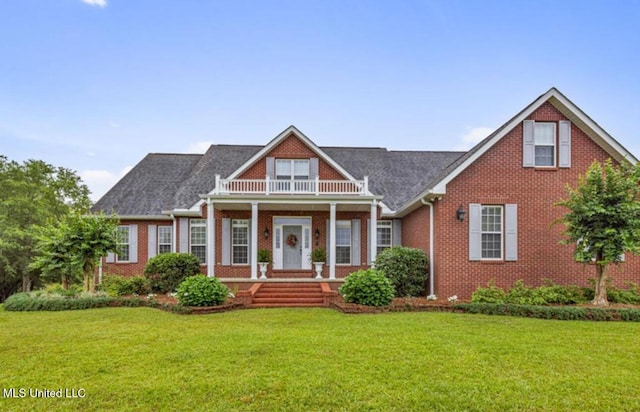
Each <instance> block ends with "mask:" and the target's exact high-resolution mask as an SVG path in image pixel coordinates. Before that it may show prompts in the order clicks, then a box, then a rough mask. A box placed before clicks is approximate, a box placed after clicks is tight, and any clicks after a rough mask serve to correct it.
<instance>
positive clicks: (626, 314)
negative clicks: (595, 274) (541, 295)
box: [453, 303, 640, 322]
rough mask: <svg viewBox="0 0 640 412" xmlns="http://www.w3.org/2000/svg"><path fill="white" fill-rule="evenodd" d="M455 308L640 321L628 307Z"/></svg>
mask: <svg viewBox="0 0 640 412" xmlns="http://www.w3.org/2000/svg"><path fill="white" fill-rule="evenodd" d="M453 307H454V309H455V310H459V311H462V312H466V313H476V314H484V315H504V316H520V317H527V318H537V319H557V320H591V321H615V320H623V321H630V322H640V310H638V309H626V308H588V307H581V306H533V305H513V304H499V303H459V304H456V305H454V306H453Z"/></svg>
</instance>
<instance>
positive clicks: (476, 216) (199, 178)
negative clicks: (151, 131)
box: [94, 88, 640, 298]
mask: <svg viewBox="0 0 640 412" xmlns="http://www.w3.org/2000/svg"><path fill="white" fill-rule="evenodd" d="M607 158H613V159H614V160H616V161H618V162H623V161H626V162H631V163H636V162H637V159H636V158H635V157H634V156H633V155H632V154H631V153H629V152H628V151H627V150H626V149H625V148H624V147H622V146H621V145H620V144H619V143H618V142H617V141H616V140H615V139H614V138H613V137H611V136H610V135H609V134H608V133H607V132H606V131H604V130H603V129H602V128H601V127H600V126H599V125H598V124H597V123H595V122H594V121H593V120H592V119H591V118H590V117H589V116H587V115H586V114H585V113H584V112H583V111H582V110H581V109H580V108H579V107H577V106H576V105H575V104H574V103H572V102H571V101H570V100H568V99H567V98H566V97H565V96H564V95H562V94H561V93H560V92H559V91H558V90H556V89H555V88H552V89H551V90H549V91H548V92H546V93H545V94H543V95H542V96H540V97H539V98H537V99H536V100H535V101H533V102H532V103H531V104H530V105H528V106H527V107H526V108H524V109H523V110H522V111H520V112H519V113H518V114H517V115H515V116H514V117H513V118H512V119H510V120H509V121H507V122H506V123H505V124H504V125H503V126H502V127H500V128H499V129H497V130H496V131H495V132H494V133H493V134H491V135H490V136H488V137H487V138H486V139H484V140H483V141H482V142H480V143H479V144H477V145H476V146H475V147H474V148H472V149H471V150H470V151H468V152H432V151H392V150H387V149H385V148H366V147H359V148H356V147H321V146H318V145H316V143H314V142H313V141H312V140H311V139H309V138H308V137H307V136H305V135H304V134H303V133H302V132H301V131H299V130H298V129H297V128H295V127H294V126H290V127H288V128H287V129H285V130H284V131H283V132H282V133H280V134H279V135H278V136H276V137H275V138H274V139H272V140H271V141H270V142H268V143H267V144H266V145H264V146H247V145H212V146H211V147H210V148H209V150H208V151H207V152H206V153H205V154H202V155H201V154H198V155H194V154H187V155H185V154H149V155H148V156H146V157H145V158H144V159H143V160H142V161H141V162H140V163H139V164H138V165H136V167H134V168H133V169H132V170H131V172H129V173H128V174H127V175H126V176H125V177H124V178H123V179H122V180H121V181H120V182H118V183H117V184H116V185H115V186H114V187H113V188H112V189H111V190H110V191H109V192H108V193H107V194H106V195H104V197H103V198H102V199H100V201H98V202H97V203H96V205H95V207H94V210H104V211H105V212H111V211H115V212H116V213H117V214H118V215H119V216H120V218H121V226H120V228H119V235H120V253H119V254H118V255H110V256H109V257H108V258H107V259H105V261H104V262H103V267H102V269H103V271H105V272H108V273H117V274H127V275H132V274H141V273H142V271H143V268H144V265H145V263H146V262H147V260H148V259H149V258H150V257H152V256H155V255H156V254H158V253H163V252H167V251H179V252H190V253H193V254H195V255H196V256H198V257H199V259H200V260H201V261H202V263H203V266H202V268H203V273H206V274H207V275H208V276H216V277H218V278H220V279H221V280H222V281H224V282H226V283H228V284H233V285H235V287H237V288H238V289H241V290H242V289H247V288H249V287H252V285H259V284H263V283H269V282H274V281H276V280H282V279H288V280H290V281H291V280H304V281H306V282H314V281H317V282H321V283H323V284H324V285H325V287H327V285H328V287H332V288H333V289H336V288H337V287H338V286H339V284H340V283H341V281H342V279H344V278H345V277H346V276H348V275H349V273H351V272H353V271H355V270H358V269H360V268H365V267H368V266H369V265H370V263H371V262H372V261H373V260H374V259H375V257H376V254H377V253H378V252H379V251H380V250H381V249H383V248H386V247H391V246H393V245H404V246H409V247H416V248H420V249H423V250H425V251H426V252H427V254H428V255H429V257H430V274H431V275H430V279H429V282H428V290H429V293H434V294H437V295H438V296H439V297H441V298H442V297H447V296H451V295H454V294H456V295H458V296H459V297H462V298H468V297H469V296H470V295H471V293H472V292H473V291H474V290H475V289H476V288H477V287H478V286H483V285H485V284H486V283H487V282H488V281H489V280H492V279H493V280H495V282H496V284H498V285H500V286H510V285H512V284H513V282H515V281H516V280H518V279H523V280H524V281H525V283H527V284H531V285H538V284H540V283H541V282H542V281H543V279H545V278H548V279H552V280H553V281H555V282H558V283H577V284H586V281H587V279H588V278H589V277H592V272H593V271H592V268H588V267H585V266H584V265H582V264H579V263H576V262H575V260H574V258H573V250H572V248H571V247H570V246H562V245H559V241H560V239H561V232H562V230H563V227H562V225H552V223H553V222H554V221H555V220H556V219H557V218H558V217H559V216H561V214H562V213H563V212H564V211H563V210H561V209H560V208H558V207H556V206H554V204H555V203H556V202H558V201H559V200H560V199H561V198H563V197H565V196H566V191H565V185H566V184H569V185H573V186H575V184H576V183H577V181H578V176H579V175H580V174H584V172H585V171H586V170H587V168H588V167H589V165H590V164H591V163H592V162H593V161H594V160H598V161H604V160H605V159H607ZM318 246H321V247H324V248H326V250H327V263H326V265H325V268H324V271H323V274H322V279H318V280H312V279H314V277H315V272H314V271H313V268H312V265H311V260H310V253H311V251H312V249H313V248H315V247H318ZM259 249H268V250H270V251H271V252H272V255H273V263H272V265H271V266H270V267H269V270H268V272H267V279H260V272H259V271H258V265H257V252H258V250H259ZM639 269H640V260H639V259H637V258H636V257H628V258H627V260H626V262H625V263H624V264H623V265H621V266H620V267H619V268H616V269H613V270H612V274H614V275H615V279H616V281H617V282H619V283H621V282H623V281H625V280H631V281H636V282H638V281H640V270H639Z"/></svg>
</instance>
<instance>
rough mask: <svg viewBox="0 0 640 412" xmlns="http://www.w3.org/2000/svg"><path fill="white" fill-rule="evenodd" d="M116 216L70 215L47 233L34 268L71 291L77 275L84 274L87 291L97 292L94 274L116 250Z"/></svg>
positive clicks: (39, 246) (39, 244) (38, 245)
mask: <svg viewBox="0 0 640 412" xmlns="http://www.w3.org/2000/svg"><path fill="white" fill-rule="evenodd" d="M117 226H118V218H117V217H116V216H106V215H104V214H96V215H81V214H79V213H71V214H69V215H68V216H67V217H66V218H65V219H64V220H63V221H62V222H60V224H58V225H56V226H51V227H49V228H46V229H43V231H42V233H41V236H40V237H39V238H38V242H37V249H38V251H39V252H40V255H39V256H37V257H36V258H35V259H34V260H33V262H32V263H31V265H30V267H32V268H36V269H39V270H41V271H42V273H43V274H44V275H45V277H49V279H55V280H59V281H61V283H62V286H63V287H64V288H65V289H67V288H68V287H69V282H70V281H71V280H73V277H74V274H76V273H82V274H83V277H84V290H85V291H86V292H93V291H95V285H94V282H93V274H94V271H95V268H96V266H97V264H98V262H99V261H100V258H102V257H104V256H106V255H107V253H108V252H113V251H115V249H116V238H115V232H116V227H117Z"/></svg>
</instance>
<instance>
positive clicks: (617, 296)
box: [607, 282, 640, 305]
mask: <svg viewBox="0 0 640 412" xmlns="http://www.w3.org/2000/svg"><path fill="white" fill-rule="evenodd" d="M607 299H608V300H609V302H611V303H624V304H630V305H638V304H640V293H639V292H638V285H637V284H635V283H633V282H628V283H627V289H619V288H617V287H615V286H611V285H609V286H607Z"/></svg>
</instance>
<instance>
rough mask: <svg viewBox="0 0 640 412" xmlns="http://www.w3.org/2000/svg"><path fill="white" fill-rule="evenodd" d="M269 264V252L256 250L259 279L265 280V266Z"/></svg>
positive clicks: (267, 250)
mask: <svg viewBox="0 0 640 412" xmlns="http://www.w3.org/2000/svg"><path fill="white" fill-rule="evenodd" d="M269 263H271V251H270V250H269V249H260V250H258V266H260V279H266V278H267V266H268V265H269Z"/></svg>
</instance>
